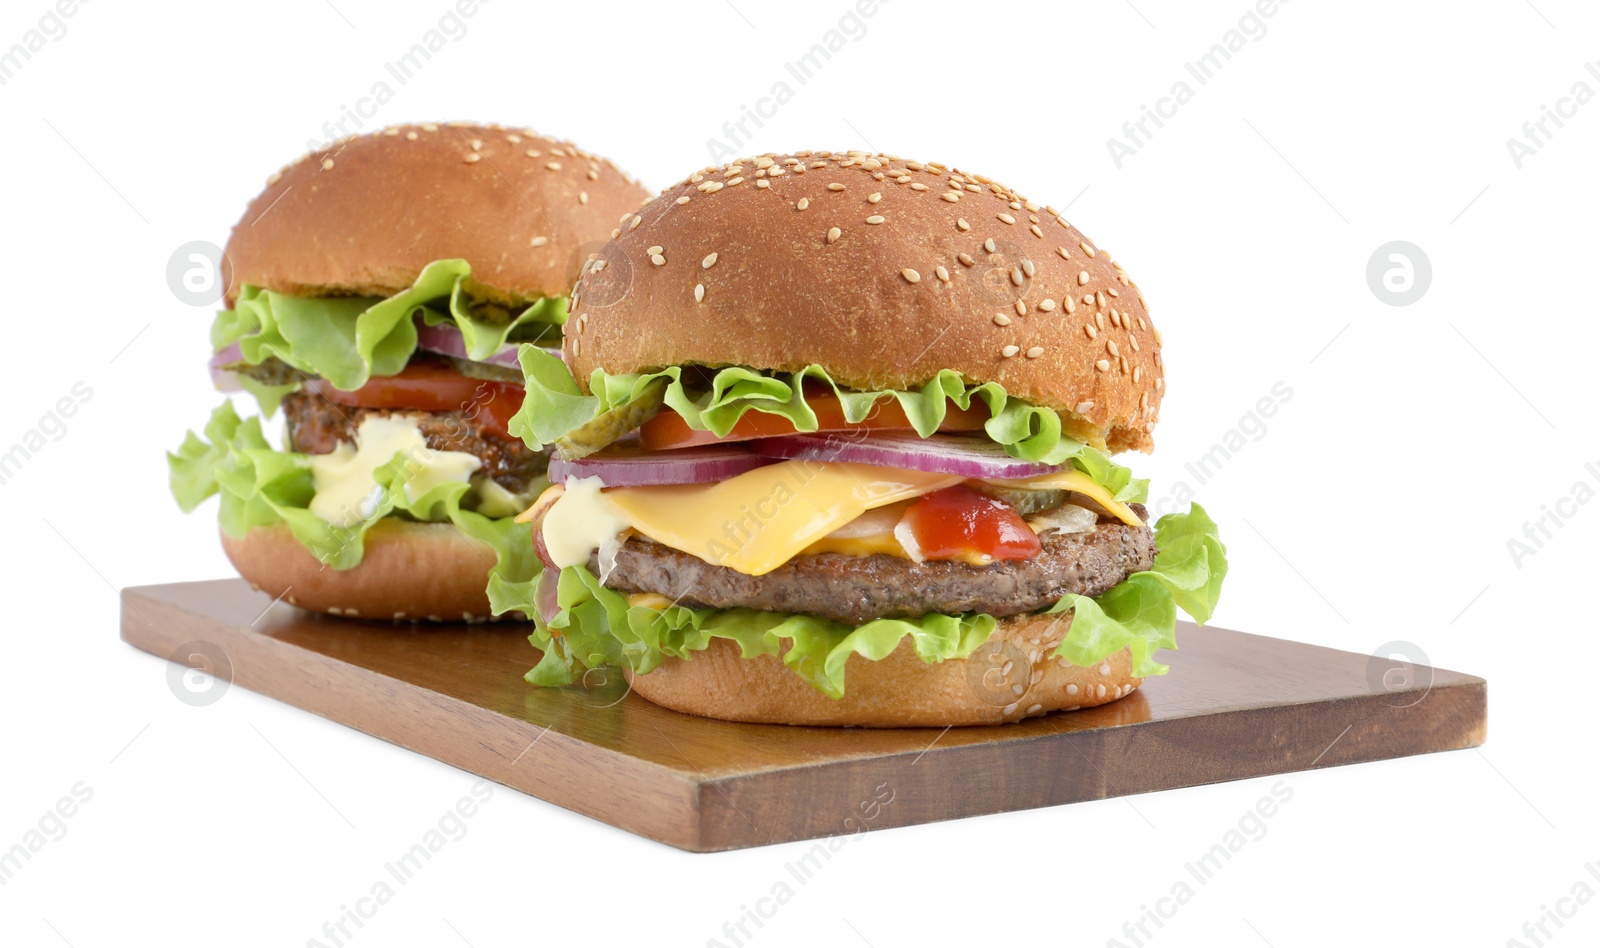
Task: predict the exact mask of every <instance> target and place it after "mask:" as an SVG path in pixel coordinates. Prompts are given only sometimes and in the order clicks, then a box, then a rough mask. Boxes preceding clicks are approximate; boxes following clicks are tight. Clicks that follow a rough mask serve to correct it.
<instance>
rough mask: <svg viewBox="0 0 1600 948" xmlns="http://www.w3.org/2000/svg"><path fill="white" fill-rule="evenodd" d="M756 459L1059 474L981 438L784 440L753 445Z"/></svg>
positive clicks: (854, 434)
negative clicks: (758, 455)
mask: <svg viewBox="0 0 1600 948" xmlns="http://www.w3.org/2000/svg"><path fill="white" fill-rule="evenodd" d="M753 446H754V448H755V451H756V452H757V453H758V454H765V455H767V456H769V457H775V458H799V459H803V460H811V461H847V462H853V463H856V464H873V465H877V466H878V467H897V468H900V469H901V470H908V471H929V472H932V473H936V474H956V475H959V476H961V477H1005V478H1020V477H1035V476H1037V475H1040V474H1049V473H1051V472H1052V471H1056V470H1060V468H1058V467H1056V466H1055V465H1052V464H1040V463H1038V462H1037V461H1023V460H1019V459H1017V458H1014V457H1012V456H1011V455H1009V454H1007V453H1006V449H1005V448H1004V447H1003V446H1001V445H999V444H996V443H994V442H993V441H989V440H987V439H984V438H974V437H965V436H962V435H940V434H936V435H933V436H932V437H929V438H921V437H918V436H917V435H916V434H902V433H898V432H873V433H871V434H868V433H865V432H860V431H849V432H837V431H836V432H829V433H822V434H799V435H786V436H784V437H780V438H765V439H763V440H761V441H757V442H755V443H754V445H753Z"/></svg>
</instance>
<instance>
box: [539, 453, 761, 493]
mask: <svg viewBox="0 0 1600 948" xmlns="http://www.w3.org/2000/svg"><path fill="white" fill-rule="evenodd" d="M773 460H774V459H773V458H765V457H762V456H761V455H759V454H753V453H751V451H750V450H749V449H748V448H746V447H745V446H744V445H731V444H730V445H720V444H711V445H703V446H701V447H698V448H677V449H674V450H672V451H646V450H645V449H643V448H616V447H612V448H607V449H605V450H604V451H599V452H596V453H595V454H591V455H589V456H587V457H583V458H579V459H578V460H576V461H566V460H563V459H562V458H561V457H560V456H559V455H552V456H551V457H550V471H549V477H550V482H551V483H552V484H564V483H566V480H567V478H569V477H577V478H584V477H598V478H600V482H601V483H603V484H605V486H607V487H656V486H659V485H663V484H708V483H712V482H715V481H725V480H728V479H729V478H732V477H738V476H739V475H740V474H743V473H745V472H746V471H753V470H755V469H756V468H758V467H762V466H764V465H767V464H771V463H773Z"/></svg>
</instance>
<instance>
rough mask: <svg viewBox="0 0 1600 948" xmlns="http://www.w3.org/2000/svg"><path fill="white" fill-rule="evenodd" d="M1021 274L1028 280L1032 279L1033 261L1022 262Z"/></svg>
mask: <svg viewBox="0 0 1600 948" xmlns="http://www.w3.org/2000/svg"><path fill="white" fill-rule="evenodd" d="M1022 272H1023V273H1025V274H1027V275H1028V279H1030V280H1031V279H1033V261H1032V260H1024V261H1022Z"/></svg>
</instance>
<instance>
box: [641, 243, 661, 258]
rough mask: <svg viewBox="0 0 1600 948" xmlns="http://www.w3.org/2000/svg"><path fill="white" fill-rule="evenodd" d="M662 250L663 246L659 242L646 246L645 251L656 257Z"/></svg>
mask: <svg viewBox="0 0 1600 948" xmlns="http://www.w3.org/2000/svg"><path fill="white" fill-rule="evenodd" d="M661 251H662V247H661V246H660V245H659V244H657V245H656V246H654V247H646V248H645V251H644V252H645V253H646V254H648V255H649V256H652V257H654V256H655V255H656V254H658V253H660V252H661Z"/></svg>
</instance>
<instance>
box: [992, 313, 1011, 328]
mask: <svg viewBox="0 0 1600 948" xmlns="http://www.w3.org/2000/svg"><path fill="white" fill-rule="evenodd" d="M994 324H995V325H996V326H1009V325H1011V317H1010V316H1007V315H1006V314H1005V313H995V314H994Z"/></svg>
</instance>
